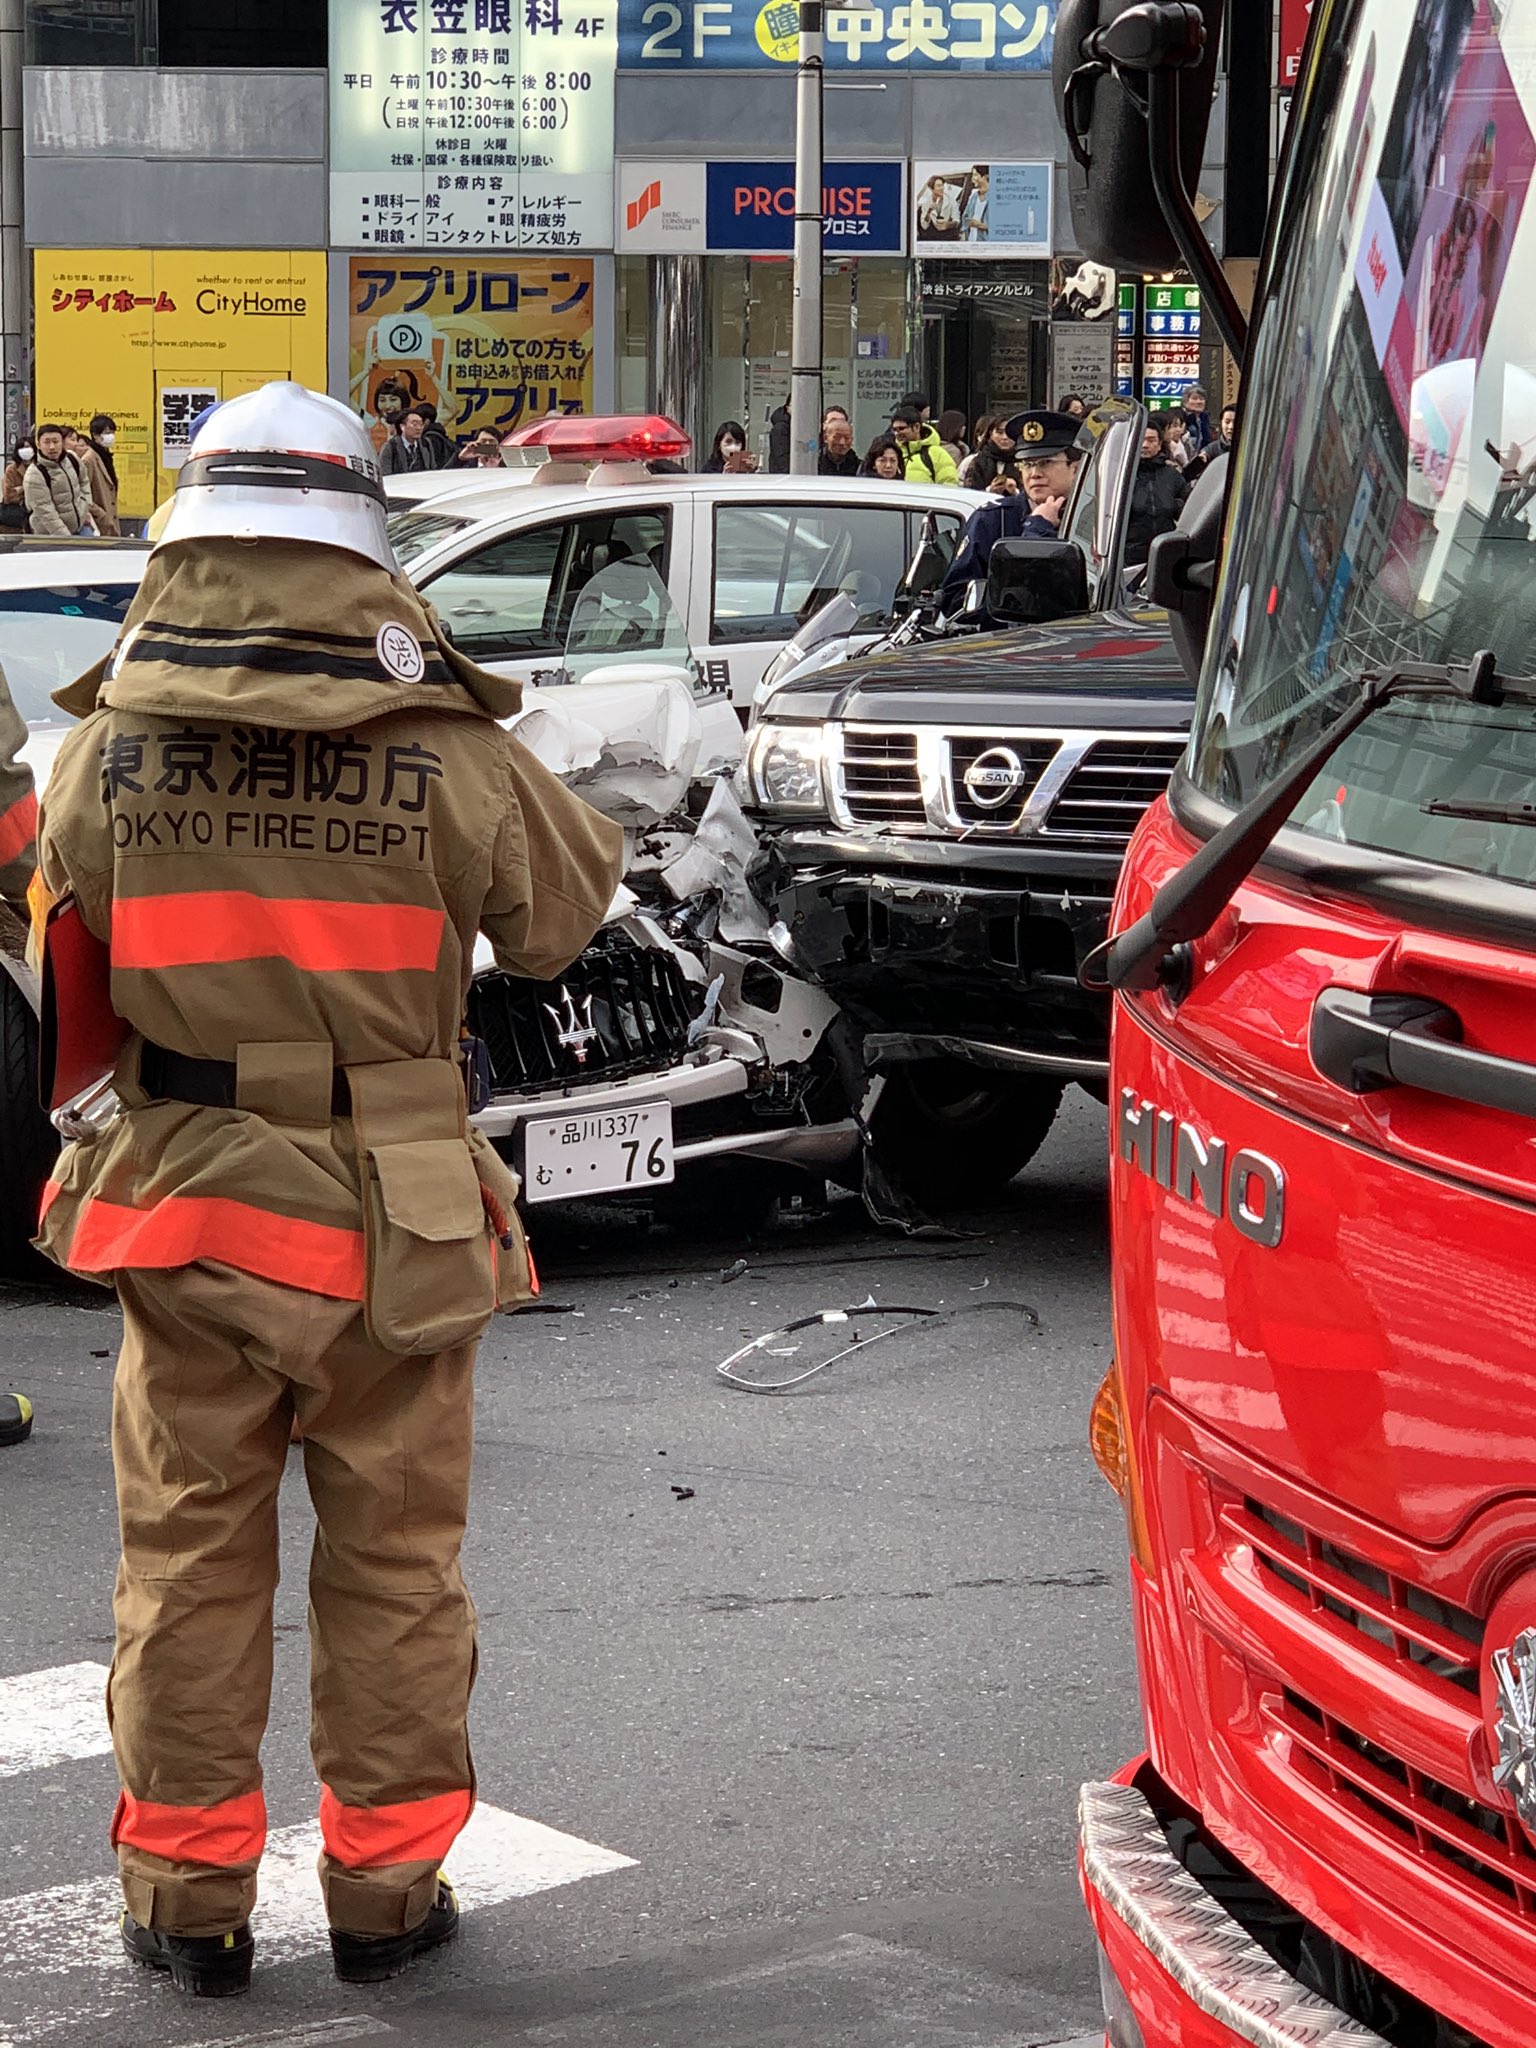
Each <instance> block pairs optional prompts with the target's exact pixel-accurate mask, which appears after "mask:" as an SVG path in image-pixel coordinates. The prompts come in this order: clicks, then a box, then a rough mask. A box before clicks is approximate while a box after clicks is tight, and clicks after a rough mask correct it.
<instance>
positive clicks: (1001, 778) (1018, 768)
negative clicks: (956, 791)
mask: <svg viewBox="0 0 1536 2048" xmlns="http://www.w3.org/2000/svg"><path fill="white" fill-rule="evenodd" d="M1028 781H1029V777H1028V776H1027V775H1026V774H1025V772H1024V763H1023V762H1022V761H1021V760H1020V759H1019V757H1018V755H1017V754H1016V753H1015V752H1014V751H1013V749H1012V747H988V749H987V751H986V752H985V753H984V754H978V755H977V756H976V758H975V760H974V761H973V762H972V763H971V765H970V767H969V768H967V769H966V771H965V793H966V795H967V796H968V797H969V798H970V800H971V802H972V803H973V804H975V806H976V808H977V809H978V810H982V811H1000V810H1001V809H1002V807H1003V805H1004V804H1007V803H1012V802H1013V800H1014V799H1015V797H1020V796H1022V795H1023V794H1024V790H1025V788H1026V786H1027V784H1028Z"/></svg>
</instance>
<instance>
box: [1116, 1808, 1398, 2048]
mask: <svg viewBox="0 0 1536 2048" xmlns="http://www.w3.org/2000/svg"><path fill="white" fill-rule="evenodd" d="M1126 1775H1127V1774H1125V1773H1122V1777H1124V1776H1126ZM1078 1818H1079V1827H1080V1851H1081V1866H1082V1877H1083V1891H1084V1896H1085V1897H1086V1899H1087V1902H1088V1910H1089V1913H1090V1915H1091V1916H1092V1919H1093V1924H1094V1928H1095V1930H1096V1931H1097V1933H1098V1937H1099V1943H1100V1968H1101V1974H1102V1977H1103V1981H1104V2021H1105V2027H1106V2030H1107V2032H1106V2048H1243V2044H1247V2048H1387V2043H1386V2042H1385V2041H1384V2040H1383V2038H1382V2036H1381V2035H1379V2034H1377V2033H1375V2032H1373V2031H1372V2029H1371V2028H1369V2027H1367V2026H1362V2025H1361V2024H1360V2023H1359V2022H1358V2021H1356V2020H1353V2019H1350V2018H1349V2017H1348V2016H1347V2015H1346V2014H1345V2013H1343V2012H1341V2011H1340V2010H1339V2008H1338V2007H1337V2006H1335V2005H1331V2004H1330V2003H1329V2002H1328V2000H1327V1999H1325V1998H1322V1997H1320V1996H1319V1995H1318V1994H1317V1993H1316V1992H1313V1991H1309V1990H1308V1989H1307V1988H1306V1987H1305V1986H1304V1985H1302V1984H1299V1983H1298V1982H1297V1981H1296V1979H1295V1978H1294V1977H1292V1976H1291V1975H1290V1974H1289V1973H1288V1972H1287V1971H1286V1970H1285V1969H1284V1968H1283V1967H1282V1966H1281V1965H1280V1964H1279V1963H1277V1962H1276V1961H1274V1960H1273V1958H1272V1957H1271V1956H1269V1955H1268V1954H1267V1953H1266V1952H1265V1951H1264V1949H1262V1948H1261V1947H1260V1946H1259V1944H1258V1942H1257V1941H1256V1940H1254V1938H1253V1936H1252V1935H1250V1934H1249V1933H1248V1932H1247V1931H1246V1929H1244V1928H1243V1927H1242V1926H1241V1925H1240V1924H1239V1923H1238V1922H1237V1921H1236V1920H1235V1919H1233V1918H1232V1916H1231V1915H1230V1914H1229V1913H1228V1912H1227V1911H1226V1909H1225V1908H1224V1907H1223V1906H1222V1905H1221V1904H1220V1903H1219V1902H1218V1901H1217V1900H1216V1899H1215V1898H1214V1897H1213V1896H1212V1895H1211V1893H1210V1892H1208V1891H1207V1890H1206V1889H1205V1888H1204V1886H1202V1885H1201V1884H1200V1883H1199V1882H1198V1881H1197V1880H1196V1879H1195V1878H1194V1877H1192V1876H1191V1875H1190V1874H1189V1872H1188V1871H1187V1870H1185V1868H1184V1867H1183V1865H1182V1864H1181V1863H1180V1862H1179V1860H1178V1858H1177V1857H1176V1856H1175V1855H1174V1852H1173V1850H1172V1848H1171V1847H1170V1846H1169V1843H1168V1840H1167V1837H1166V1835H1165V1834H1164V1832H1163V1829H1162V1827H1161V1825H1160V1824H1159V1822H1158V1819H1157V1816H1156V1814H1155V1813H1154V1812H1153V1810H1152V1807H1151V1806H1150V1804H1149V1803H1148V1801H1147V1799H1146V1797H1145V1796H1144V1794H1143V1793H1142V1792H1141V1791H1140V1790H1138V1788H1137V1787H1136V1786H1135V1785H1134V1784H1130V1783H1121V1782H1116V1783H1110V1784H1091V1785H1085V1786H1084V1787H1083V1789H1082V1794H1081V1797H1080V1801H1079V1807H1078Z"/></svg>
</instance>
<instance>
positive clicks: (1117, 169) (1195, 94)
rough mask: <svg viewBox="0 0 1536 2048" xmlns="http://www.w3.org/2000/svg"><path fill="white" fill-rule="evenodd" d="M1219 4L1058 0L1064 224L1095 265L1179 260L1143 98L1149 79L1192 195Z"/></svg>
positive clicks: (1168, 167) (1211, 89) (1212, 0)
mask: <svg viewBox="0 0 1536 2048" xmlns="http://www.w3.org/2000/svg"><path fill="white" fill-rule="evenodd" d="M1224 11H1225V10H1224V6H1223V0H1140V4H1137V0H1119V4H1116V0H1061V5H1060V7H1059V9H1058V11H1057V16H1056V36H1055V43H1054V50H1055V55H1054V57H1053V59H1052V67H1051V69H1052V80H1053V83H1054V86H1055V93H1056V105H1057V108H1058V110H1059V111H1060V113H1061V117H1062V122H1063V125H1064V127H1065V128H1066V131H1067V149H1068V159H1067V192H1068V197H1069V199H1070V201H1071V206H1072V226H1073V230H1074V233H1075V236H1076V240H1077V246H1078V247H1079V248H1080V249H1081V250H1082V252H1083V254H1084V255H1085V256H1091V257H1092V258H1093V259H1094V261H1095V262H1098V263H1107V264H1111V265H1114V266H1116V267H1118V268H1120V269H1123V270H1143V271H1160V270H1175V269H1178V268H1179V267H1180V265H1181V264H1183V262H1184V261H1185V257H1184V255H1183V254H1181V252H1180V248H1179V244H1178V242H1177V241H1176V240H1175V238H1174V235H1173V232H1172V230H1171V228H1170V226H1169V223H1168V219H1167V215H1166V212H1165V209H1164V207H1163V205H1162V203H1161V200H1160V196H1159V189H1158V188H1159V186H1160V185H1161V184H1163V183H1164V182H1165V175H1166V173H1168V172H1171V171H1172V170H1173V168H1174V166H1173V165H1172V164H1170V163H1161V164H1157V165H1154V162H1153V146H1152V141H1151V128H1150V126H1149V123H1148V119H1147V99H1148V95H1149V92H1150V90H1151V82H1152V80H1153V78H1154V77H1155V78H1157V79H1158V80H1159V81H1160V82H1162V83H1164V84H1165V85H1166V88H1167V90H1168V91H1169V93H1170V94H1171V96H1172V104H1171V107H1170V108H1169V109H1168V111H1169V114H1170V116H1171V119H1170V122H1169V125H1170V126H1171V128H1172V130H1173V133H1174V136H1175V137H1176V143H1177V162H1178V169H1179V171H1180V172H1181V173H1182V185H1183V189H1184V191H1186V192H1193V191H1194V190H1195V189H1196V188H1197V186H1198V185H1199V182H1200V162H1201V158H1202V157H1203V155H1204V153H1205V137H1206V130H1207V128H1208V127H1209V125H1210V119H1211V103H1212V99H1213V97H1214V94H1215V87H1216V54H1217V50H1218V47H1219V45H1220V42H1221V27H1222V16H1223V13H1224ZM1202 23H1203V25H1204V37H1203V41H1202V39H1201V35H1200V28H1201V24H1202ZM1160 173H1161V174H1164V175H1160Z"/></svg>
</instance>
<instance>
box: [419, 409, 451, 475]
mask: <svg viewBox="0 0 1536 2048" xmlns="http://www.w3.org/2000/svg"><path fill="white" fill-rule="evenodd" d="M416 410H417V411H418V412H419V413H420V414H421V416H422V418H423V419H424V420H425V421H426V426H425V427H424V428H423V429H422V435H421V438H422V440H423V441H424V442H425V443H426V445H427V460H428V462H429V464H430V465H431V467H432V468H433V469H447V468H449V467H450V466H451V464H452V462H453V442H452V440H451V439H450V438H449V434H448V429H447V428H446V427H445V426H444V425H443V423H442V421H441V420H440V419H439V418H438V416H437V407H436V406H435V405H434V404H433V403H432V401H431V399H430V398H423V399H422V400H421V402H420V403H419V404H418V406H417V407H416Z"/></svg>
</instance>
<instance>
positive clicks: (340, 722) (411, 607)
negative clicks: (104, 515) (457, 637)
mask: <svg viewBox="0 0 1536 2048" xmlns="http://www.w3.org/2000/svg"><path fill="white" fill-rule="evenodd" d="M53 701H54V703H55V704H58V705H59V706H61V707H62V709H64V710H65V711H69V712H72V713H73V714H74V715H75V717H77V718H84V717H86V716H88V715H89V713H90V712H92V711H94V710H95V708H96V707H97V705H98V704H110V705H112V706H114V707H117V708H120V709H123V710H132V711H145V712H155V713H158V714H160V715H162V716H166V717H172V718H180V717H184V716H187V715H189V714H198V715H201V716H203V717H208V718H221V719H249V720H251V721H253V722H255V723H258V724H264V725H277V726H283V727H286V728H291V729H296V730H298V731H310V732H328V731H332V730H334V729H336V728H337V727H341V726H357V725H361V724H363V723H365V722H366V721H367V720H369V719H372V718H381V717H384V716H385V715H386V714H388V713H390V712H393V711H407V710H416V709H422V708H426V709H430V710H433V711H447V712H459V713H462V714H464V715H465V716H474V717H482V718H483V717H490V718H496V719H504V718H510V717H512V716H513V715H514V713H515V712H517V711H518V710H519V708H520V707H521V704H522V685H521V684H520V683H517V682H515V681H513V680H512V679H511V678H509V677H506V676H493V675H491V674H489V673H488V672H487V671H486V670H485V669H482V668H479V667H477V666H476V665H475V663H474V662H472V661H467V660H466V659H465V657H464V656H463V655H462V654H460V653H459V652H458V650H457V649H456V648H454V647H453V646H452V645H451V644H450V643H449V641H448V639H447V637H446V636H445V635H444V633H443V631H442V628H441V626H440V624H439V622H438V617H437V614H436V612H435V611H434V610H433V608H432V607H431V605H429V604H428V603H427V602H426V601H425V599H424V598H422V597H421V596H420V595H419V594H418V593H417V591H415V590H414V589H413V588H412V586H411V585H410V584H409V583H408V582H407V581H406V579H405V577H404V576H391V575H390V574H389V573H388V571H387V570H384V569H381V568H379V567H377V566H376V565H375V564H374V563H372V562H367V561H365V560H364V559H363V557H362V556H361V555H354V554H350V553H347V552H345V551H343V550H342V549H340V548H328V547H316V546H314V545H313V544H311V543H309V542H305V541H287V540H258V541H254V542H246V541H236V540H223V539H219V540H188V541H177V542H173V543H171V544H170V545H169V546H162V547H159V548H157V549H156V550H155V552H154V554H153V555H152V556H151V557H150V560H149V563H148V566H147V567H146V569H145V572H144V581H143V582H142V584H140V586H139V592H138V595H137V596H136V597H135V599H134V601H133V603H132V605H131V606H130V607H129V611H128V616H127V617H126V619H125V620H124V621H123V630H122V632H121V633H120V634H119V635H118V639H117V644H116V646H115V647H114V648H113V650H112V652H111V654H109V655H108V656H107V658H106V660H105V661H100V662H98V663H97V664H96V665H95V667H94V668H89V669H87V670H86V672H85V674H84V675H83V676H81V677H80V678H79V679H78V680H77V681H76V682H73V683H71V684H70V685H69V686H68V688H66V689H63V690H59V691H57V692H56V693H55V695H54V699H53Z"/></svg>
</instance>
